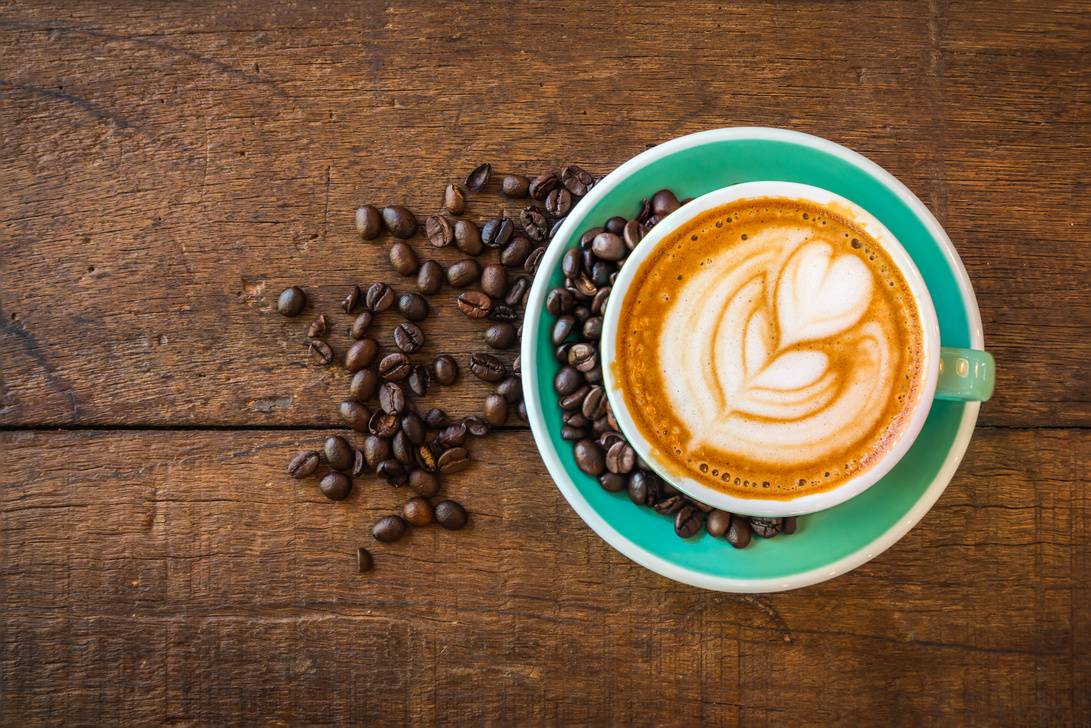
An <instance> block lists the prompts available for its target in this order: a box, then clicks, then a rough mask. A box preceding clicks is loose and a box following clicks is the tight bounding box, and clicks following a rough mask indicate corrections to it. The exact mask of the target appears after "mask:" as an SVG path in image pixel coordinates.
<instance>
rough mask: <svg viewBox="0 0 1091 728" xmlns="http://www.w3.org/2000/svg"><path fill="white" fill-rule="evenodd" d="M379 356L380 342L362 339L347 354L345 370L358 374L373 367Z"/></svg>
mask: <svg viewBox="0 0 1091 728" xmlns="http://www.w3.org/2000/svg"><path fill="white" fill-rule="evenodd" d="M378 355H379V342H378V341H376V340H375V339H360V340H359V341H357V342H356V343H355V344H353V345H352V346H350V347H349V350H348V351H347V352H345V369H348V370H349V371H350V372H358V371H360V370H361V369H364V368H365V367H369V366H371V364H372V363H373V362H374V361H375V357H377V356H378Z"/></svg>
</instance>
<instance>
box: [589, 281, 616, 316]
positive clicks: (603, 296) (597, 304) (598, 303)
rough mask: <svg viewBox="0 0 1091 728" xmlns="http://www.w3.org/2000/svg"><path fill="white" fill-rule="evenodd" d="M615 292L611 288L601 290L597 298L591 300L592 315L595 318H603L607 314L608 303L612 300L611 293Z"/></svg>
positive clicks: (596, 295)
mask: <svg viewBox="0 0 1091 728" xmlns="http://www.w3.org/2000/svg"><path fill="white" fill-rule="evenodd" d="M612 290H614V289H613V288H611V287H610V286H606V287H605V288H600V289H599V292H598V293H596V294H595V297H594V298H592V299H591V313H592V314H594V315H595V316H602V315H603V314H605V313H606V302H607V301H609V300H610V291H612Z"/></svg>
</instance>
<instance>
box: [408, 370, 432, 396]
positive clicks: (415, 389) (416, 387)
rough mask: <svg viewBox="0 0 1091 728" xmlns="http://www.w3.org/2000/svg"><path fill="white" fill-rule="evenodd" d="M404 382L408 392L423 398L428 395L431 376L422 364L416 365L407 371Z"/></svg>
mask: <svg viewBox="0 0 1091 728" xmlns="http://www.w3.org/2000/svg"><path fill="white" fill-rule="evenodd" d="M405 382H406V384H407V385H409V391H411V392H412V393H413V394H415V395H417V396H418V397H423V396H425V395H426V394H428V388H429V387H431V386H432V375H431V373H429V371H428V367H426V366H424V365H423V364H416V365H414V366H413V368H412V369H411V370H410V371H409V376H407V377H406V378H405Z"/></svg>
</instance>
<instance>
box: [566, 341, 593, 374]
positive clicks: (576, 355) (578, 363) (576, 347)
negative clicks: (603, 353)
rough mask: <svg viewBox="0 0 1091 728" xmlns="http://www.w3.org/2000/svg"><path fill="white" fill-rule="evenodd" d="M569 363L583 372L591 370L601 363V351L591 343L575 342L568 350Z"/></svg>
mask: <svg viewBox="0 0 1091 728" xmlns="http://www.w3.org/2000/svg"><path fill="white" fill-rule="evenodd" d="M568 363H569V365H570V366H574V367H576V369H578V370H579V371H581V372H589V371H591V370H592V369H594V368H595V367H596V366H597V365H598V363H599V353H598V349H596V348H595V347H594V346H592V345H591V344H582V343H580V344H573V345H572V348H571V349H569V351H568Z"/></svg>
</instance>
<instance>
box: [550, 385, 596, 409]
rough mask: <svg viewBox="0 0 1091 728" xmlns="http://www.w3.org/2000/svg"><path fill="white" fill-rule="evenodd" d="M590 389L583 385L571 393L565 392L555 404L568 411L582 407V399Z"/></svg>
mask: <svg viewBox="0 0 1091 728" xmlns="http://www.w3.org/2000/svg"><path fill="white" fill-rule="evenodd" d="M590 391H591V388H590V387H588V386H587V385H584V386H582V387H580V388H579V389H577V390H576V391H575V392H573V393H572V394H566V395H565V396H563V397H561V398H560V399H559V400H557V404H558V405H559V406H560V408H561V409H562V410H564V411H565V412H568V411H569V410H578V409H580V408H582V407H583V399H584V397H586V396H587V393H588V392H590Z"/></svg>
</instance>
